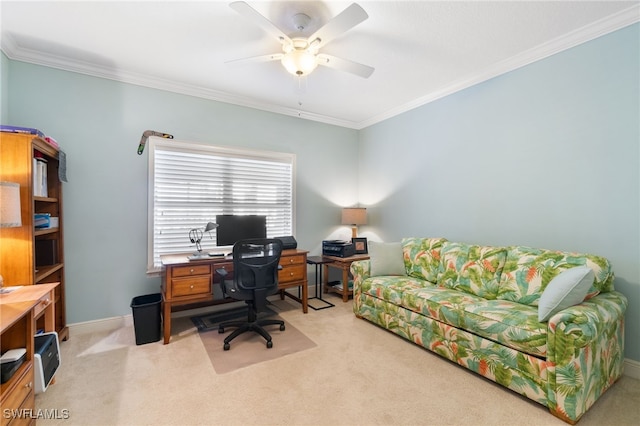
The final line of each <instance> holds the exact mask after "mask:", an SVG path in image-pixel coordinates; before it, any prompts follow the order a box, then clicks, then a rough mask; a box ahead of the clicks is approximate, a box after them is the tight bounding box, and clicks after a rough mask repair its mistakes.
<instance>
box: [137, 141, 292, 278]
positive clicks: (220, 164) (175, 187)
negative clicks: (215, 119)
mask: <svg viewBox="0 0 640 426" xmlns="http://www.w3.org/2000/svg"><path fill="white" fill-rule="evenodd" d="M294 166H295V155H294V154H284V153H273V152H262V151H254V150H241V149H230V148H223V147H217V146H212V145H207V144H198V143H188V142H180V141H174V140H172V141H168V140H165V139H161V138H153V137H152V138H149V234H148V235H149V251H148V253H149V254H148V268H147V269H148V272H154V271H158V270H159V269H160V266H161V264H160V255H163V254H170V253H188V252H193V251H195V245H194V244H192V243H191V241H190V240H189V230H191V229H193V228H199V229H204V227H205V226H206V224H207V222H215V219H216V215H220V214H237V215H246V214H257V215H265V216H267V236H268V237H277V236H285V235H293V229H294V222H293V214H294V212H293V206H294V184H293V183H294ZM215 242H216V236H215V230H214V231H212V232H211V233H210V235H208V234H205V236H204V237H203V238H202V250H203V252H206V251H207V250H210V249H212V248H214V247H215V245H216V244H215Z"/></svg>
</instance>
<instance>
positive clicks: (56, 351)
mask: <svg viewBox="0 0 640 426" xmlns="http://www.w3.org/2000/svg"><path fill="white" fill-rule="evenodd" d="M33 352H34V356H33V358H34V368H35V371H34V375H35V378H34V380H35V392H36V394H39V393H42V392H44V391H46V390H47V388H48V387H49V384H50V383H51V380H52V379H53V376H54V375H55V374H56V371H58V367H59V366H60V344H59V343H58V333H56V332H55V331H52V332H48V333H42V334H37V335H36V336H35V344H34V349H33Z"/></svg>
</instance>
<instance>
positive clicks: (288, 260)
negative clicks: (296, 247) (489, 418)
mask: <svg viewBox="0 0 640 426" xmlns="http://www.w3.org/2000/svg"><path fill="white" fill-rule="evenodd" d="M306 263H307V258H306V256H305V255H304V254H300V255H297V256H283V257H281V258H280V265H282V267H283V268H285V267H286V266H288V265H300V264H306Z"/></svg>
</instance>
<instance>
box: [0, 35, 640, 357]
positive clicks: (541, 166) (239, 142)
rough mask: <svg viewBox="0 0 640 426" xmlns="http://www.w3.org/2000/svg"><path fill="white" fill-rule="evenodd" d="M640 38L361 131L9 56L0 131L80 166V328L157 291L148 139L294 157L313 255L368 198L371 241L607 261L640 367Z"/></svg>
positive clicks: (73, 274) (69, 221) (571, 54)
mask: <svg viewBox="0 0 640 426" xmlns="http://www.w3.org/2000/svg"><path fill="white" fill-rule="evenodd" d="M639 39H640V37H639V26H638V25H634V26H632V27H629V28H626V29H623V30H620V31H617V32H615V33H613V34H610V35H607V36H604V37H601V38H600V39H597V40H594V41H592V42H589V43H586V44H583V45H581V46H578V47H576V48H573V49H571V50H568V51H565V52H562V53H560V54H557V55H555V56H553V57H550V58H547V59H545V60H543V61H539V62H537V63H534V64H532V65H529V66H527V67H524V68H521V69H519V70H516V71H513V72H511V73H508V74H506V75H503V76H501V77H498V78H495V79H493V80H490V81H488V82H485V83H483V84H480V85H477V86H475V87H472V88H470V89H467V90H464V91H462V92H459V93H457V94H454V95H451V96H448V97H447V98H444V99H441V100H439V101H436V102H433V103H431V104H429V105H425V106H423V107H421V108H417V109H415V110H413V111H410V112H407V113H405V114H402V115H400V116H397V117H394V118H392V119H389V120H386V121H385V122H382V123H379V124H377V125H374V126H371V127H369V128H367V129H364V130H361V131H360V132H356V131H353V130H348V129H342V128H338V127H334V126H328V125H323V124H318V123H313V122H310V121H304V120H298V119H295V118H291V117H285V116H280V115H276V114H270V113H266V112H262V111H257V110H252V109H247V108H242V107H236V106H232V105H226V104H222V103H217V102H212V101H206V100H202V99H198V98H193V97H188V96H183V95H177V94H173V93H167V92H162V91H158V90H152V89H147V88H143V87H138V86H132V85H127V84H121V83H116V82H113V81H109V80H103V79H98V78H93V77H88V76H83V75H78V74H73V73H68V72H63V71H59V70H54V69H49V68H45V67H39V66H34V65H29V64H24V63H20V62H15V61H7V60H6V58H4V57H2V58H1V59H2V61H3V62H2V85H3V92H2V93H3V99H2V106H3V113H2V119H3V122H4V121H5V119H7V120H8V122H7V124H14V125H25V126H37V127H39V128H41V129H42V130H44V131H45V132H46V133H47V134H50V135H52V136H53V137H55V138H56V139H58V141H59V142H60V143H61V145H62V147H63V149H64V150H65V151H66V152H67V154H68V156H69V172H68V174H69V179H70V182H69V183H68V184H65V185H64V197H65V255H66V263H67V268H66V274H67V295H68V297H67V300H68V305H67V306H68V315H67V316H68V321H69V323H76V322H81V321H88V320H92V319H101V318H108V317H113V316H116V315H123V314H127V313H129V312H130V309H129V303H130V301H131V298H132V297H133V296H136V295H139V294H143V293H145V292H155V291H157V289H158V285H159V279H158V278H147V277H146V275H145V265H146V232H147V231H146V217H147V216H146V207H147V206H146V204H147V202H146V196H147V160H146V156H147V152H145V153H144V155H143V156H142V157H139V156H137V155H136V153H135V152H136V148H137V145H138V142H139V140H140V136H141V134H142V132H143V131H144V130H147V129H152V130H159V131H166V132H168V133H172V134H174V135H175V136H176V137H177V138H180V139H185V140H194V141H203V142H210V143H215V144H221V145H234V146H246V147H255V148H259V149H269V150H276V151H284V152H293V153H295V154H297V160H298V163H297V166H298V174H297V182H296V184H297V204H296V208H297V213H298V214H297V217H298V223H297V234H296V236H297V238H298V241H299V246H300V247H304V248H307V249H310V250H311V251H312V253H314V254H317V253H319V250H320V241H321V240H322V239H323V238H326V237H327V236H329V235H331V236H334V235H335V234H336V232H338V233H339V232H341V231H340V228H339V226H337V225H336V224H338V223H339V222H340V211H339V208H338V207H336V205H337V204H340V205H352V204H354V203H356V202H358V201H359V202H360V203H362V204H364V205H369V206H370V207H369V220H370V223H371V225H370V226H368V227H362V228H361V232H360V233H361V235H362V236H368V237H370V238H375V239H383V240H387V241H392V240H399V239H400V238H402V237H404V236H436V235H441V236H445V237H447V238H449V239H451V240H457V241H466V242H471V243H479V244H496V245H498V244H500V245H507V244H522V245H531V246H534V247H544V248H551V249H560V250H574V251H584V252H590V253H595V254H600V255H603V256H606V257H607V258H609V259H610V260H611V261H612V262H613V265H614V269H615V271H616V276H617V279H616V287H617V289H618V290H620V291H622V292H623V293H624V294H626V295H627V297H628V298H629V300H630V308H629V311H628V314H627V330H626V344H627V350H626V357H627V358H630V359H633V360H636V361H640V343H639V342H638V339H637V336H638V335H640V330H639V326H640V270H639V266H638V263H639V262H638V261H639V260H640V249H639V245H640V208H639V204H640V200H639V196H640V195H639V194H640V176H639V168H640V152H639V141H640V130H639V122H638V120H639V118H638V117H639V116H640V107H639V99H640V94H639V92H640V89H639V87H638V75H640V66H639V62H640V60H639V53H638V52H639V51H640V49H639V45H638V44H639V42H638V40H639ZM7 62H8V66H7ZM7 68H8V71H7ZM6 75H9V77H8V81H9V91H8V93H9V94H8V101H5V98H4V96H5V95H4V94H5V93H6V91H5V90H4V89H5V88H6V87H7V86H6V85H5V84H6V78H7V77H5V76H6ZM7 103H8V105H9V106H10V108H9V111H8V115H5V109H6V108H4V107H5V105H6V104H7ZM358 141H359V142H358ZM358 145H359V148H358ZM358 156H359V161H358V162H357V164H354V161H353V158H356V157H358ZM358 169H359V173H358V174H357V175H356V171H357V170H358ZM332 172H333V173H332ZM358 182H359V185H358V184H357V183H358ZM347 232H348V231H347Z"/></svg>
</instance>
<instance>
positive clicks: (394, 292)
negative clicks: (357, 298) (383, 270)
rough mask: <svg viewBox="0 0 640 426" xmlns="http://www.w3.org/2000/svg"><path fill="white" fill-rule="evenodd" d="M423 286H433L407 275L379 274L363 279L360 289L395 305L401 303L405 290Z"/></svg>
mask: <svg viewBox="0 0 640 426" xmlns="http://www.w3.org/2000/svg"><path fill="white" fill-rule="evenodd" d="M425 286H433V284H431V283H429V282H428V281H425V280H421V279H418V278H413V277H408V276H379V277H370V278H367V279H366V280H364V281H363V283H362V288H361V291H362V292H363V293H366V294H369V295H371V296H373V297H376V298H378V299H384V300H386V301H387V302H390V303H393V304H395V305H402V299H403V296H404V293H405V292H406V291H407V290H413V289H416V288H422V287H425Z"/></svg>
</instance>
